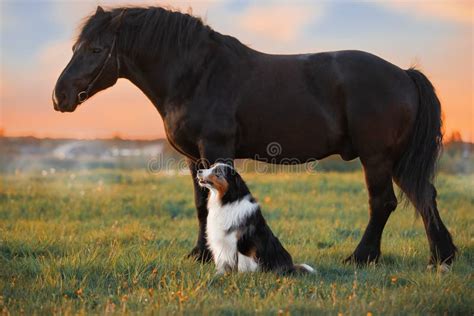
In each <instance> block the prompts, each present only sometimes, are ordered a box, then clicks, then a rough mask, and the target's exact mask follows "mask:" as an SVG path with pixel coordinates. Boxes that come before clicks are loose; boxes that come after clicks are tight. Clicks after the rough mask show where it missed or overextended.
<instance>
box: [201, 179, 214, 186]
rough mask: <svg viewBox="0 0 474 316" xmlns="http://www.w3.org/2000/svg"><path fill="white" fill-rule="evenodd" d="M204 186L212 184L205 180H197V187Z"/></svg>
mask: <svg viewBox="0 0 474 316" xmlns="http://www.w3.org/2000/svg"><path fill="white" fill-rule="evenodd" d="M206 184H208V185H212V182H211V181H208V180H206V179H199V185H206Z"/></svg>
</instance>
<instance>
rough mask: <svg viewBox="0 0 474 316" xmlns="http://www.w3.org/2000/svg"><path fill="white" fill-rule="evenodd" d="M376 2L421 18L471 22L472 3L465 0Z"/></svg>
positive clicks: (390, 0)
mask: <svg viewBox="0 0 474 316" xmlns="http://www.w3.org/2000/svg"><path fill="white" fill-rule="evenodd" d="M378 4H380V5H383V6H386V7H389V8H390V9H393V10H397V11H401V12H403V13H406V14H410V15H414V16H416V17H421V18H427V17H428V18H438V19H442V20H446V21H454V22H458V23H463V24H472V23H474V20H473V17H474V16H473V10H474V4H473V2H471V1H470V0H467V1H465V0H464V1H463V0H461V1H420V0H419V1H402V0H389V1H381V2H378Z"/></svg>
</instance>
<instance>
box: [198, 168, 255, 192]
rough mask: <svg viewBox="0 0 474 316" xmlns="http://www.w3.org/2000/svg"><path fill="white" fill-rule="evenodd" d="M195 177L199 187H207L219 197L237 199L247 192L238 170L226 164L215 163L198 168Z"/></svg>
mask: <svg viewBox="0 0 474 316" xmlns="http://www.w3.org/2000/svg"><path fill="white" fill-rule="evenodd" d="M197 179H198V181H199V185H200V186H201V187H205V188H208V189H209V190H210V191H211V192H214V193H216V194H217V195H218V196H219V197H220V198H223V197H224V196H227V197H229V198H231V199H234V198H235V199H238V198H240V197H243V196H245V195H246V194H248V193H249V191H248V189H247V186H246V185H245V182H244V181H243V180H242V178H241V177H240V175H239V174H238V172H237V171H236V170H235V169H234V168H233V167H232V166H230V165H227V164H223V163H216V164H214V165H212V166H211V167H210V168H209V169H200V170H198V172H197Z"/></svg>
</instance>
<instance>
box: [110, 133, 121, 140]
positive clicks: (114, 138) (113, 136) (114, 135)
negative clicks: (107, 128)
mask: <svg viewBox="0 0 474 316" xmlns="http://www.w3.org/2000/svg"><path fill="white" fill-rule="evenodd" d="M112 139H113V140H122V135H120V133H119V132H115V133H114V134H113V135H112Z"/></svg>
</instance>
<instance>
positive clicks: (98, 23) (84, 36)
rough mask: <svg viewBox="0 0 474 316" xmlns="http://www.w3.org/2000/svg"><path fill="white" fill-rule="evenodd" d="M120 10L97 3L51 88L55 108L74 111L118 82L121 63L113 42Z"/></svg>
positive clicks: (121, 14)
mask: <svg viewBox="0 0 474 316" xmlns="http://www.w3.org/2000/svg"><path fill="white" fill-rule="evenodd" d="M123 13H124V12H123V11H122V12H121V13H119V14H114V13H113V12H106V11H104V10H103V9H102V8H101V7H100V6H99V7H97V11H96V13H95V14H94V15H92V16H91V17H89V19H88V20H87V21H86V23H85V24H84V27H83V28H82V30H81V33H80V35H79V37H78V40H77V41H76V43H75V44H74V45H73V48H72V49H73V56H72V58H71V60H70V61H69V63H68V64H67V66H66V68H64V70H63V72H62V73H61V75H60V76H59V78H58V81H57V82H56V86H55V88H54V90H53V96H52V98H53V105H54V109H55V110H56V111H61V112H73V111H74V110H75V109H76V107H77V106H78V105H79V104H80V103H82V102H84V101H86V100H87V99H88V98H90V97H91V96H93V95H94V94H96V93H97V92H99V91H101V90H104V89H106V88H108V87H110V86H113V85H114V84H115V83H116V82H117V79H118V76H119V71H120V63H119V59H118V53H117V44H116V41H117V31H118V27H119V26H120V23H121V20H122V17H123Z"/></svg>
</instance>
